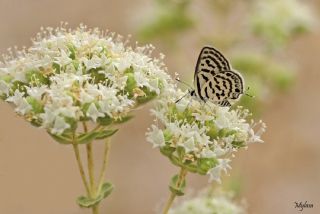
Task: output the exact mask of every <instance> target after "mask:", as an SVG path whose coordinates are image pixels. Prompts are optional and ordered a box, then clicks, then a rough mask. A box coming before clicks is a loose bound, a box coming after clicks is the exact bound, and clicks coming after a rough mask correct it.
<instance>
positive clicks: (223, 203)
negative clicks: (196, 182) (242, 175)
mask: <svg viewBox="0 0 320 214" xmlns="http://www.w3.org/2000/svg"><path fill="white" fill-rule="evenodd" d="M245 207H246V206H245V203H237V202H236V201H234V197H233V194H232V192H225V191H217V190H216V191H214V192H213V193H212V194H209V193H207V192H205V193H202V194H200V195H199V196H197V197H195V198H192V199H190V200H187V201H185V202H183V203H182V204H181V205H179V206H178V207H176V208H174V209H171V210H170V212H169V214H198V213H201V214H212V213H219V214H245V213H247V211H246V208H245Z"/></svg>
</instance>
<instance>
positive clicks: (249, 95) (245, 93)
mask: <svg viewBox="0 0 320 214" xmlns="http://www.w3.org/2000/svg"><path fill="white" fill-rule="evenodd" d="M249 89H250V87H249V86H248V88H247V90H246V91H245V92H244V95H246V96H248V97H251V98H255V96H253V95H251V94H248V93H247V91H249Z"/></svg>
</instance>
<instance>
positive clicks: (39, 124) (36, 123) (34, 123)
mask: <svg viewBox="0 0 320 214" xmlns="http://www.w3.org/2000/svg"><path fill="white" fill-rule="evenodd" d="M30 123H31V125H33V126H35V127H40V126H41V125H42V123H41V121H40V120H39V119H32V120H31V121H30Z"/></svg>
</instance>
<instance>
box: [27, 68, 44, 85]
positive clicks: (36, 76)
mask: <svg viewBox="0 0 320 214" xmlns="http://www.w3.org/2000/svg"><path fill="white" fill-rule="evenodd" d="M26 79H27V81H28V83H30V84H31V85H37V84H38V83H41V84H48V83H49V79H48V78H47V77H45V76H44V75H43V74H42V73H41V71H39V70H30V71H27V72H26Z"/></svg>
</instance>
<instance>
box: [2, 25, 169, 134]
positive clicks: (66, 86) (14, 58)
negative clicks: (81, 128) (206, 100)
mask: <svg viewBox="0 0 320 214" xmlns="http://www.w3.org/2000/svg"><path fill="white" fill-rule="evenodd" d="M127 42H128V41H125V42H124V41H123V39H122V37H121V36H118V35H115V34H114V33H108V32H102V31H99V30H98V29H87V27H86V26H83V25H80V27H78V28H77V29H75V30H70V29H66V28H65V26H64V25H63V26H61V27H59V28H57V29H53V28H47V29H45V30H42V32H41V33H39V34H38V35H37V37H36V39H35V40H34V41H33V44H32V46H31V47H30V48H28V49H24V50H21V51H15V53H13V52H12V51H9V54H8V55H7V56H4V60H3V62H0V97H1V98H2V99H3V100H5V101H7V102H9V103H12V104H13V105H14V107H15V111H16V112H17V113H18V114H20V115H22V116H23V117H24V118H26V119H27V120H28V121H30V122H32V124H34V125H37V126H41V127H43V128H46V129H47V130H48V131H49V132H50V133H52V134H58V135H60V134H63V133H64V132H66V131H68V130H70V129H73V128H75V127H76V126H77V123H78V122H79V121H89V120H90V121H93V122H97V123H99V124H100V125H108V124H111V123H117V122H119V121H120V122H121V121H123V120H127V119H128V117H129V115H128V114H129V112H130V111H131V110H132V109H134V108H135V107H137V106H138V105H140V104H143V103H145V102H147V101H149V100H151V99H153V98H154V97H156V96H157V95H159V94H161V93H162V92H164V91H165V90H166V88H170V87H168V85H170V84H172V83H170V81H171V79H170V76H169V75H168V74H167V73H166V71H165V68H164V66H163V63H162V57H160V58H159V59H155V58H152V57H151V56H150V54H151V51H152V49H153V47H152V46H145V47H135V48H131V47H128V46H127Z"/></svg>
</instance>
